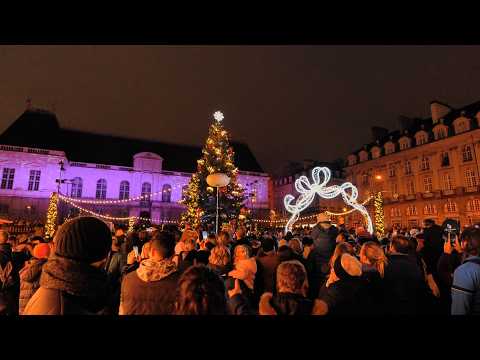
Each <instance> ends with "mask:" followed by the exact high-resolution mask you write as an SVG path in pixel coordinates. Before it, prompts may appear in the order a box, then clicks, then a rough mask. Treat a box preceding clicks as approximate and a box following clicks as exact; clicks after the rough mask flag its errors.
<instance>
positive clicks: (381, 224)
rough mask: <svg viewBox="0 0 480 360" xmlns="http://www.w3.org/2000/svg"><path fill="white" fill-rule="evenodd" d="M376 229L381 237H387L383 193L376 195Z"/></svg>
mask: <svg viewBox="0 0 480 360" xmlns="http://www.w3.org/2000/svg"><path fill="white" fill-rule="evenodd" d="M375 228H376V230H377V234H378V235H379V236H383V235H385V214H384V211H383V196H382V192H381V191H379V192H378V193H377V194H376V195H375Z"/></svg>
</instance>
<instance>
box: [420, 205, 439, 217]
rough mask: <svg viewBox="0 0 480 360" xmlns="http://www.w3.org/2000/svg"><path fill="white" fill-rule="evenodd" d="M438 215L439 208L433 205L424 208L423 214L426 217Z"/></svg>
mask: <svg viewBox="0 0 480 360" xmlns="http://www.w3.org/2000/svg"><path fill="white" fill-rule="evenodd" d="M436 213H437V207H436V206H435V205H432V204H427V205H425V206H424V208H423V214H424V215H433V214H436Z"/></svg>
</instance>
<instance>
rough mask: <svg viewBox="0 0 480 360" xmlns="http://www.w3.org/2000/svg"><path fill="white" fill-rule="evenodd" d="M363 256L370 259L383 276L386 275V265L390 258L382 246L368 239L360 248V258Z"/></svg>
mask: <svg viewBox="0 0 480 360" xmlns="http://www.w3.org/2000/svg"><path fill="white" fill-rule="evenodd" d="M363 256H364V257H365V258H367V259H368V261H369V262H370V264H372V265H373V266H374V267H375V268H376V269H377V271H378V273H379V274H380V276H381V277H382V278H383V277H384V275H385V266H386V265H388V259H387V256H386V255H385V253H384V252H383V250H382V248H381V247H380V246H379V245H378V244H376V243H374V242H373V241H367V242H366V243H365V244H363V245H362V248H361V249H360V259H361V258H362V257H363Z"/></svg>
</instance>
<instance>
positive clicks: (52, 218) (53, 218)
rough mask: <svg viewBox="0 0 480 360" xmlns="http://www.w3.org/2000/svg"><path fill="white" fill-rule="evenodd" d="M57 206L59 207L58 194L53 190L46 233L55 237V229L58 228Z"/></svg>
mask: <svg viewBox="0 0 480 360" xmlns="http://www.w3.org/2000/svg"><path fill="white" fill-rule="evenodd" d="M57 207H58V194H57V193H56V192H53V193H52V195H51V196H50V202H49V204H48V210H47V222H46V224H45V235H46V236H48V237H50V238H51V237H53V234H55V229H56V228H57Z"/></svg>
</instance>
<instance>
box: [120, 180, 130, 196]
mask: <svg viewBox="0 0 480 360" xmlns="http://www.w3.org/2000/svg"><path fill="white" fill-rule="evenodd" d="M129 196H130V183H129V182H128V181H122V182H121V183H120V194H119V196H118V198H119V199H120V200H125V199H128V197H129Z"/></svg>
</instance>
